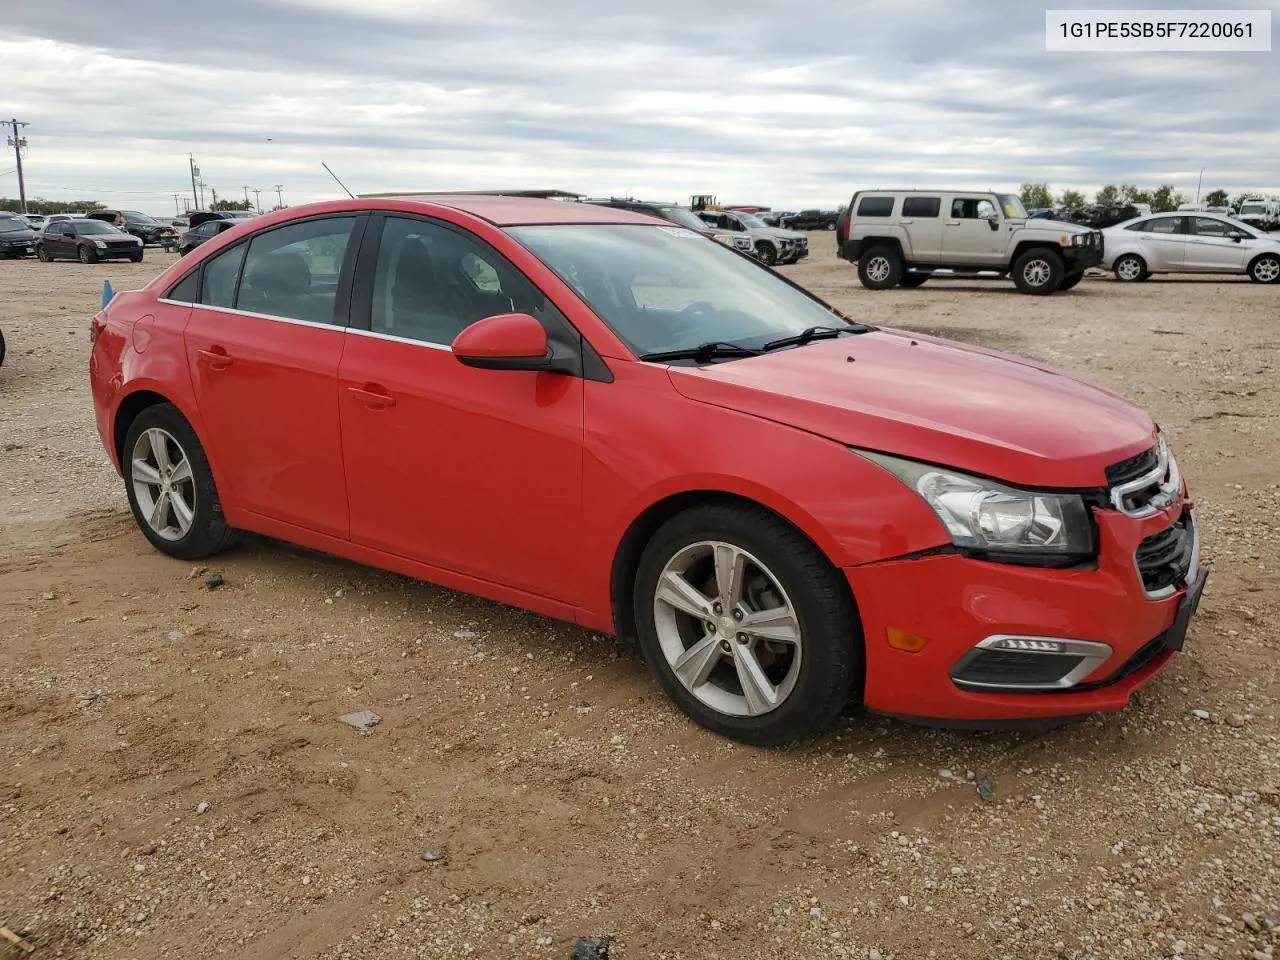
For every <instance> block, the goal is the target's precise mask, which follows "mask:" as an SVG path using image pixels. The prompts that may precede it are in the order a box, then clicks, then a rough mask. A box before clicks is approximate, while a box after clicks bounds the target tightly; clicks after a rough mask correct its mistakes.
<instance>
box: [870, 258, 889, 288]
mask: <svg viewBox="0 0 1280 960" xmlns="http://www.w3.org/2000/svg"><path fill="white" fill-rule="evenodd" d="M891 270H892V265H891V264H890V263H889V260H888V258H887V257H872V258H871V259H870V260H869V261H868V262H867V279H869V280H871V281H872V282H873V283H884V282H885V281H886V280H888V279H889V272H890V271H891Z"/></svg>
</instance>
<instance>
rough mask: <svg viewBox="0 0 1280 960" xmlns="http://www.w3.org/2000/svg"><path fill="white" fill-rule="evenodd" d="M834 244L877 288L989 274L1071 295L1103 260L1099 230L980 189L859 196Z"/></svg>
mask: <svg viewBox="0 0 1280 960" xmlns="http://www.w3.org/2000/svg"><path fill="white" fill-rule="evenodd" d="M836 242H837V245H838V252H839V255H840V256H841V257H842V258H843V259H845V260H848V261H850V262H853V263H857V265H858V279H859V280H860V281H862V285H863V286H864V287H868V288H870V289H872V290H886V289H888V288H890V287H896V286H898V285H902V286H904V287H918V286H920V285H921V284H922V283H924V282H926V281H927V280H928V279H929V278H930V277H931V276H949V277H970V278H978V277H982V276H983V275H984V274H985V275H987V276H994V277H1012V279H1013V283H1014V285H1015V286H1016V287H1017V288H1018V289H1019V290H1020V291H1022V292H1023V293H1032V294H1050V293H1053V292H1054V291H1056V290H1070V289H1071V288H1072V287H1074V286H1075V285H1076V284H1077V283H1079V282H1080V280H1081V278H1082V277H1083V276H1084V272H1085V270H1086V269H1088V268H1089V267H1092V266H1097V265H1098V264H1099V263H1100V262H1101V257H1102V234H1101V233H1100V232H1098V231H1096V230H1087V229H1085V228H1084V227H1080V226H1077V225H1075V224H1069V223H1059V222H1057V221H1054V220H1042V219H1030V218H1028V217H1027V212H1026V210H1024V209H1023V207H1022V201H1020V200H1019V199H1018V198H1017V196H1015V195H1013V194H1004V193H986V192H984V191H981V190H978V191H969V190H860V191H858V192H857V193H855V194H854V195H853V199H852V200H850V202H849V208H848V211H847V212H846V215H845V216H843V217H842V218H841V220H840V228H839V229H838V230H837V231H836Z"/></svg>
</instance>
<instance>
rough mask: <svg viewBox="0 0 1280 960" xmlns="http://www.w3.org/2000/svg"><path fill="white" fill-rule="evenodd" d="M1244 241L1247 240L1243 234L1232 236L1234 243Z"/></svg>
mask: <svg viewBox="0 0 1280 960" xmlns="http://www.w3.org/2000/svg"><path fill="white" fill-rule="evenodd" d="M1244 239H1245V235H1244V234H1243V233H1233V234H1232V235H1231V242H1232V243H1239V242H1240V241H1241V240H1244Z"/></svg>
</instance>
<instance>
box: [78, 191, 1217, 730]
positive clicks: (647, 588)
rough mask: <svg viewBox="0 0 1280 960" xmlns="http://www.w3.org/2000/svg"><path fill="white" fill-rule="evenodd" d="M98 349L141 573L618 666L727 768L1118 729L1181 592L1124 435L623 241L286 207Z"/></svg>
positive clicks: (734, 265)
mask: <svg viewBox="0 0 1280 960" xmlns="http://www.w3.org/2000/svg"><path fill="white" fill-rule="evenodd" d="M90 335H91V338H92V340H93V349H92V353H91V361H90V374H91V381H92V390H93V399H94V404H95V407H96V412H97V425H98V429H99V432H100V434H101V436H102V441H103V443H104V445H105V447H106V450H107V452H108V454H109V455H110V457H111V459H112V460H113V461H114V463H115V464H116V466H117V468H118V469H119V471H120V473H121V474H122V476H123V479H124V488H125V492H126V494H127V497H128V501H129V505H130V507H131V508H132V511H133V514H134V516H135V518H136V519H137V523H138V526H139V528H140V530H141V531H142V533H143V535H144V536H146V537H147V539H148V540H150V541H151V543H152V544H154V545H155V546H156V547H157V548H158V549H159V550H161V551H163V552H165V553H167V554H169V555H171V556H173V557H177V558H181V559H184V560H190V559H194V558H197V557H203V556H207V555H209V554H212V553H214V552H216V551H219V550H221V549H223V548H225V547H226V546H227V545H228V544H230V543H231V542H232V541H233V539H234V537H235V535H236V532H237V531H253V532H256V533H259V534H265V535H268V536H272V537H276V538H280V539H282V540H286V541H290V542H293V543H296V544H301V545H303V546H306V547H310V548H314V549H317V550H322V551H327V552H329V553H333V554H337V555H341V556H344V557H348V558H351V559H353V560H356V561H359V562H362V563H367V564H371V565H373V566H377V567H382V568H385V569H388V570H395V571H399V572H401V573H404V574H408V575H410V576H413V577H418V578H421V579H423V580H428V581H432V582H434V583H438V584H443V585H446V586H449V587H453V588H456V589H459V590H464V591H468V592H471V593H475V594H479V595H482V596H485V597H489V598H492V599H494V600H498V601H502V602H505V603H509V604H514V605H517V606H520V607H525V608H528V609H530V610H533V611H537V612H539V613H541V614H545V615H547V616H551V617H557V618H561V619H564V620H568V621H572V622H575V623H578V624H581V625H583V626H584V627H587V628H589V629H591V630H597V631H606V632H614V633H617V634H620V635H623V636H627V637H634V638H636V639H638V641H639V644H640V647H641V649H642V650H643V653H644V656H645V658H646V659H647V661H648V663H649V664H650V666H651V667H652V670H653V673H654V674H655V676H656V678H657V681H658V682H659V683H660V684H661V686H662V687H663V689H664V690H665V691H666V692H667V693H668V694H669V695H670V696H671V697H672V698H673V699H674V700H675V701H676V702H677V703H678V704H679V706H680V707H681V708H682V709H683V710H684V711H686V712H687V713H688V714H689V715H690V716H691V717H692V718H694V719H695V720H696V721H697V722H699V723H701V724H703V725H705V726H706V727H709V728H710V729H712V730H715V731H718V732H720V733H722V734H725V735H727V736H730V737H734V738H737V739H740V740H744V741H748V742H752V743H761V744H773V743H781V742H786V741H790V740H793V739H795V738H798V737H802V736H805V735H809V734H812V733H814V732H816V731H818V730H820V729H821V728H822V727H823V726H824V725H825V724H826V723H827V722H828V721H829V720H830V719H831V718H832V717H833V715H835V714H836V713H837V712H838V711H839V710H840V709H841V708H842V707H844V706H845V705H846V704H848V703H850V702H851V701H861V702H862V703H863V704H865V705H866V707H867V708H869V709H872V710H875V711H879V712H882V713H887V714H892V715H896V716H901V717H907V718H912V719H917V720H923V721H929V722H932V723H941V724H948V725H954V726H982V727H990V726H999V725H1003V724H1010V723H1020V722H1027V721H1032V722H1038V723H1043V722H1045V721H1048V720H1059V719H1062V718H1069V717H1078V716H1081V715H1085V714H1088V713H1091V712H1094V711H1098V710H1110V709H1118V708H1121V707H1123V706H1124V705H1125V704H1126V703H1127V701H1128V700H1129V697H1130V695H1131V694H1132V693H1133V692H1134V690H1136V689H1137V688H1138V687H1140V686H1141V685H1142V684H1144V683H1146V682H1147V681H1148V680H1150V679H1151V678H1152V677H1153V676H1154V675H1155V674H1156V673H1158V672H1159V671H1160V670H1161V668H1162V667H1164V666H1165V664H1166V663H1168V661H1169V659H1170V658H1171V657H1172V656H1174V653H1175V651H1177V650H1179V649H1180V648H1181V647H1182V645H1183V642H1184V639H1185V637H1186V634H1187V626H1188V621H1189V620H1190V618H1191V616H1192V614H1193V613H1194V611H1195V608H1196V604H1197V601H1198V598H1199V595H1200V592H1201V590H1202V589H1203V586H1204V582H1205V572H1204V571H1203V570H1202V569H1201V567H1200V563H1199V537H1198V534H1197V530H1196V524H1195V520H1194V517H1193V515H1192V511H1191V508H1190V503H1189V502H1188V500H1187V494H1186V488H1185V485H1184V483H1183V480H1182V477H1181V475H1180V473H1179V469H1178V465H1177V462H1176V460H1175V458H1174V456H1173V453H1172V452H1171V451H1170V448H1169V445H1168V443H1167V442H1166V439H1165V438H1164V437H1163V436H1162V435H1161V433H1160V432H1159V430H1158V429H1157V427H1156V425H1155V424H1154V423H1153V422H1152V420H1151V418H1150V417H1149V416H1148V415H1147V414H1146V413H1144V412H1143V411H1142V410H1140V409H1138V408H1136V407H1134V406H1132V405H1131V404H1129V403H1127V402H1126V401H1125V400H1123V399H1122V398H1120V397H1119V396H1117V395H1115V394H1114V393H1112V392H1110V391H1108V390H1106V389H1104V388H1102V387H1100V386H1097V385H1094V384H1092V383H1089V382H1086V381H1084V380H1081V379H1080V378H1078V377H1075V376H1073V375H1071V374H1067V373H1064V372H1061V371H1057V370H1053V369H1050V368H1048V367H1045V366H1042V365H1040V364H1037V363H1033V362H1031V361H1029V360H1024V359H1019V358H1015V357H1010V356H1003V355H1001V354H998V353H994V352H991V351H988V350H981V349H977V348H973V347H968V346H962V345H959V344H956V343H950V342H947V341H945V340H941V339H937V338H932V337H925V336H921V335H918V334H908V333H904V332H900V331H896V330H890V329H885V328H878V327H875V326H871V325H868V324H864V323H858V322H855V321H854V320H852V319H851V318H849V317H846V316H844V315H843V314H841V313H840V312H839V311H837V310H835V309H834V308H832V307H830V306H828V305H826V304H824V303H823V302H821V301H820V300H818V299H816V298H814V297H813V296H811V295H809V294H808V293H806V292H805V291H804V290H802V289H801V288H800V287H798V286H795V285H794V284H792V283H790V282H788V281H787V280H785V279H783V278H781V277H779V276H778V275H777V274H775V273H774V272H773V271H771V270H770V269H768V268H767V267H764V266H761V265H760V264H758V263H756V262H754V261H752V260H750V259H748V258H746V257H743V256H741V255H739V254H737V253H735V252H733V251H732V250H730V249H727V248H725V247H724V246H722V245H720V244H714V243H707V242H706V241H705V240H704V239H702V238H701V237H699V236H698V235H697V234H696V233H694V232H693V231H690V230H687V229H684V228H682V227H679V226H677V225H674V224H671V223H667V222H663V221H659V220H655V219H651V218H648V217H645V216H642V215H639V214H634V213H630V212H627V211H622V210H616V209H610V208H608V207H598V206H592V205H589V204H577V203H559V202H555V201H537V200H527V199H519V198H503V197H477V196H470V197H459V198H432V199H431V201H430V202H426V201H423V200H416V199H408V198H406V199H401V200H395V199H388V200H377V201H373V200H351V201H340V202H331V203H322V204H314V205H310V206H304V207H294V208H291V209H289V210H287V211H281V212H279V213H275V214H270V215H267V216H264V217H262V218H261V219H260V220H257V221H254V223H253V225H252V226H251V227H250V228H249V229H243V228H242V229H238V230H233V231H229V232H227V233H225V234H223V235H221V236H218V237H214V238H213V239H211V240H210V241H209V242H208V243H206V244H204V245H203V246H201V247H200V248H199V249H198V250H197V251H195V252H194V253H193V254H192V255H191V256H190V257H188V258H186V259H184V260H181V261H177V262H175V263H174V264H173V265H172V266H170V267H169V268H168V269H167V270H165V271H164V272H163V273H162V274H160V276H158V277H157V278H156V279H155V280H154V281H152V282H151V283H150V284H149V285H148V286H147V287H146V288H145V289H143V290H139V291H135V292H130V293H121V294H117V295H116V297H115V298H114V299H113V300H112V301H111V302H110V304H109V305H108V306H107V307H106V308H105V309H104V310H103V311H102V312H101V313H99V314H98V315H97V316H95V317H94V318H93V320H92V323H91V328H90Z"/></svg>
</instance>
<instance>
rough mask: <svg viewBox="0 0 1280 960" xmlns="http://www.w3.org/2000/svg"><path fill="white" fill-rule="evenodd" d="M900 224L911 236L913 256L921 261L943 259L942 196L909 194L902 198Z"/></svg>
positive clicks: (935, 261) (933, 261)
mask: <svg viewBox="0 0 1280 960" xmlns="http://www.w3.org/2000/svg"><path fill="white" fill-rule="evenodd" d="M898 225H899V226H900V227H902V228H903V230H904V231H905V232H906V234H907V236H909V237H910V238H911V253H912V258H913V259H914V260H916V261H918V262H921V263H937V262H938V261H940V260H941V259H942V196H941V194H938V195H935V196H924V195H916V194H908V195H907V196H905V197H903V198H902V211H901V212H900V213H899V214H898Z"/></svg>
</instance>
